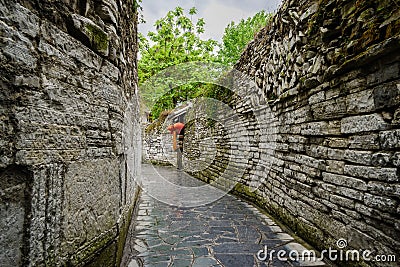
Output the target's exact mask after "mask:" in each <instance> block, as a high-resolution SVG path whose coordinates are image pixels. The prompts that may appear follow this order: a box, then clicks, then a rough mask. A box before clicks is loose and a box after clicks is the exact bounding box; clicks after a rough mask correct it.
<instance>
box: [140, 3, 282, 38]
mask: <svg viewBox="0 0 400 267" xmlns="http://www.w3.org/2000/svg"><path fill="white" fill-rule="evenodd" d="M281 2H282V1H281V0H143V1H142V7H143V15H144V19H145V20H146V23H145V24H139V31H140V32H142V33H143V34H147V32H149V31H155V28H154V23H155V21H156V20H157V19H160V18H161V17H164V16H165V15H166V14H167V12H168V11H169V10H173V9H175V7H177V6H180V7H182V8H183V9H184V10H185V12H186V14H187V13H188V12H189V9H190V8H191V7H196V9H197V16H195V17H193V19H194V21H196V18H204V20H205V22H206V25H205V32H204V33H203V34H202V35H201V37H202V38H203V39H209V38H211V39H214V40H217V41H219V42H220V41H221V40H222V35H223V33H224V29H225V27H226V26H227V25H228V24H229V23H230V22H231V21H234V22H239V21H240V20H241V19H246V18H248V17H251V16H253V15H254V14H256V13H257V12H258V11H260V10H266V11H268V12H273V11H275V10H276V9H277V8H278V6H279V5H280V3H281Z"/></svg>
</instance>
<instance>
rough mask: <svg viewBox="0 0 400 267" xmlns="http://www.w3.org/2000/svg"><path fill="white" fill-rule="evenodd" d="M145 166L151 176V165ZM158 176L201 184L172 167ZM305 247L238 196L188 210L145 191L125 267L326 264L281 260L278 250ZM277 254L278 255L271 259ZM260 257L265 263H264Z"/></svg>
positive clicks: (286, 250)
mask: <svg viewBox="0 0 400 267" xmlns="http://www.w3.org/2000/svg"><path fill="white" fill-rule="evenodd" d="M143 168H144V169H145V172H146V171H147V175H148V177H150V176H151V174H150V175H149V173H151V172H149V166H147V165H145V166H144V167H143ZM157 172H161V173H163V174H164V175H165V176H167V177H169V178H168V179H170V181H171V180H173V178H174V177H175V178H176V179H177V180H176V182H179V183H180V184H185V185H191V186H195V185H196V184H197V185H198V184H199V181H198V180H196V179H194V178H192V177H190V176H189V175H187V174H184V173H181V172H178V171H176V170H174V169H173V168H168V167H157ZM150 178H151V177H150ZM160 190H161V191H162V190H163V188H161V189H160ZM164 193H165V194H166V195H167V194H168V193H170V192H164ZM174 195H176V194H174ZM265 246H267V247H265ZM265 248H267V251H268V253H267V257H266V255H265V253H264V251H265ZM305 249H306V248H305V247H304V246H303V245H301V244H299V243H298V242H296V241H295V240H294V238H293V237H292V236H290V235H289V234H288V233H286V232H285V231H283V230H282V228H281V227H279V226H278V225H277V224H276V223H274V221H273V220H271V219H270V218H269V217H268V216H266V215H264V214H262V213H261V212H260V211H259V210H257V209H256V208H254V207H253V206H252V205H250V204H248V203H246V202H244V201H242V200H240V199H238V198H236V197H234V196H231V195H225V196H223V197H222V198H220V199H219V200H218V201H215V202H212V203H210V204H207V205H202V206H198V207H190V208H188V207H175V206H171V205H168V204H165V203H163V202H161V201H158V200H156V199H154V198H153V197H151V196H150V195H149V194H147V193H145V192H142V195H141V197H140V201H139V206H138V213H137V216H136V220H133V224H132V225H131V228H130V231H129V233H128V237H127V242H126V245H125V251H124V259H123V262H122V265H121V266H122V267H126V266H129V267H135V266H184V267H187V266H196V267H203V266H227V267H230V266H238V267H239V266H240V267H246V266H327V265H325V264H324V263H323V262H321V261H315V260H314V259H312V260H310V259H305V260H295V261H292V260H290V259H288V260H287V261H284V260H278V258H277V254H278V251H279V250H283V251H285V252H286V258H288V255H289V252H290V251H295V252H294V253H298V254H300V255H301V254H302V252H303V251H304V250H305ZM260 250H262V251H263V252H262V253H259V251H260ZM272 250H275V251H276V252H275V253H273V258H272V259H270V258H269V254H270V252H271V251H272ZM281 253H283V252H281ZM257 254H259V256H260V257H261V258H263V257H264V258H266V259H265V260H264V259H262V260H259V259H258V257H257ZM293 255H294V256H295V254H293ZM282 258H285V257H282Z"/></svg>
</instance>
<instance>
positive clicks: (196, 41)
mask: <svg viewBox="0 0 400 267" xmlns="http://www.w3.org/2000/svg"><path fill="white" fill-rule="evenodd" d="M196 12H197V10H196V8H191V9H190V10H189V15H191V16H192V15H194V14H196ZM204 25H205V22H204V20H203V19H199V20H197V21H196V22H195V23H194V22H193V21H192V20H191V19H190V18H188V17H187V16H186V15H185V14H184V10H183V9H182V8H181V7H177V8H175V9H174V10H171V11H169V12H168V13H167V15H166V16H165V17H163V18H161V19H159V20H157V21H156V23H155V27H156V31H155V32H149V33H148V38H149V39H147V38H146V37H145V36H144V35H142V34H139V51H140V55H141V58H140V60H139V63H138V76H139V85H141V84H143V83H144V82H145V81H146V80H148V79H149V78H151V77H152V76H154V75H155V74H157V73H159V72H160V71H162V70H164V69H167V68H168V67H170V66H175V65H178V64H181V63H186V62H193V61H201V62H211V61H214V60H215V56H214V54H213V52H214V49H215V47H216V46H217V42H216V41H214V40H202V39H201V38H200V37H199V36H200V34H201V33H203V32H204ZM162 84H163V85H164V87H162V86H155V87H149V86H147V87H146V88H145V89H143V90H142V91H141V94H142V96H143V97H144V98H145V100H146V99H147V100H152V99H150V98H153V97H154V96H157V97H158V96H159V95H160V94H159V93H160V92H165V91H168V90H169V92H168V93H167V94H164V95H163V96H162V97H161V98H159V99H158V101H157V103H156V105H155V106H154V107H149V108H151V109H152V110H151V117H153V118H157V117H158V115H159V114H160V112H162V111H163V110H166V109H171V108H173V107H175V106H176V105H177V104H178V103H180V102H182V101H185V100H187V99H189V98H192V97H193V96H194V95H196V94H197V93H198V92H197V91H198V89H199V84H198V83H192V84H187V85H182V86H179V87H178V88H173V87H172V86H171V85H169V84H168V82H167V81H163V83H162ZM171 84H172V82H171ZM165 85H166V86H170V88H165ZM148 102H151V101H148Z"/></svg>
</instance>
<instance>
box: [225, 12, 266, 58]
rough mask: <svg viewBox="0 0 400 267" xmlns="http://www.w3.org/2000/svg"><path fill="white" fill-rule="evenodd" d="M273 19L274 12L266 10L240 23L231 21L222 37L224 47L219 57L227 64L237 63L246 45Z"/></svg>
mask: <svg viewBox="0 0 400 267" xmlns="http://www.w3.org/2000/svg"><path fill="white" fill-rule="evenodd" d="M271 19H272V14H270V13H266V12H265V11H264V10H262V11H260V12H258V13H257V14H255V15H254V16H253V17H250V18H248V19H246V20H244V19H242V20H241V21H240V22H239V23H238V24H235V23H234V22H231V23H230V24H229V25H228V26H227V27H226V28H225V33H224V36H223V37H222V42H223V44H222V47H221V49H220V50H219V52H218V59H219V61H220V62H221V63H223V64H227V65H233V64H235V63H236V62H237V61H238V60H239V58H240V55H241V54H242V52H243V50H244V48H245V47H246V45H247V44H248V43H249V42H250V41H251V40H253V38H254V36H255V34H256V33H257V32H258V31H259V30H260V29H262V28H263V27H265V26H266V25H267V24H268V23H269V22H270V21H271Z"/></svg>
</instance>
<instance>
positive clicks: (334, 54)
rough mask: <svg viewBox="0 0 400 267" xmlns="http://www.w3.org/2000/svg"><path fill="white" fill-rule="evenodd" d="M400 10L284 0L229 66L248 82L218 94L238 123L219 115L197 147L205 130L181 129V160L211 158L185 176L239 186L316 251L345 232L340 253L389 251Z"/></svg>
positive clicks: (399, 111)
mask: <svg viewBox="0 0 400 267" xmlns="http://www.w3.org/2000/svg"><path fill="white" fill-rule="evenodd" d="M399 10H400V8H399V2H398V1H390V0H386V1H367V0H357V1H355V0H351V1H344V0H321V1H308V0H307V1H305V0H302V1H297V0H296V1H295V0H286V1H284V3H283V4H282V6H281V8H280V10H279V11H278V13H277V14H276V16H275V18H274V20H273V22H272V24H271V25H269V26H267V27H266V28H264V29H263V30H261V31H260V32H259V33H258V34H257V36H256V37H255V40H254V41H252V42H251V43H250V44H249V45H248V46H247V48H246V50H245V51H244V53H243V54H242V57H241V59H240V60H239V62H238V63H237V64H236V65H235V68H236V69H237V70H238V71H240V72H241V73H243V74H246V75H248V76H249V77H251V79H252V80H253V81H254V82H255V83H256V85H257V86H255V87H251V86H242V85H241V82H238V81H236V87H235V89H234V90H233V91H234V92H235V94H232V95H230V97H229V99H221V100H224V101H225V102H228V103H229V105H230V106H231V107H232V108H233V109H234V110H235V112H236V114H238V115H239V117H240V120H232V119H231V118H229V117H226V116H224V115H223V114H219V116H220V119H219V121H220V123H217V124H215V125H214V126H213V127H212V128H211V131H209V133H208V134H207V135H208V137H209V139H212V143H214V145H213V146H208V145H207V146H203V148H206V150H207V147H212V148H210V149H208V152H207V153H205V154H202V153H200V154H199V152H201V150H199V149H198V148H196V147H193V144H195V143H196V141H197V144H199V143H200V141H202V140H204V136H202V135H201V134H200V135H196V134H194V133H196V132H199V131H198V130H196V131H191V130H190V129H186V136H185V143H186V149H185V150H186V153H187V156H188V158H197V159H198V161H200V163H199V165H201V161H203V162H204V166H208V167H205V168H202V169H200V170H198V171H194V172H193V174H194V175H196V176H197V177H199V178H200V179H202V180H205V181H207V182H215V184H217V185H219V186H221V187H226V186H231V185H232V183H236V182H238V183H237V184H236V185H235V186H234V192H235V193H236V194H239V195H241V196H243V197H245V198H247V199H249V200H251V201H253V202H255V203H257V204H258V205H259V206H260V207H262V208H263V209H265V210H267V211H268V212H269V213H270V214H272V215H273V216H275V217H276V218H278V219H279V220H281V221H282V222H284V223H285V224H286V225H287V226H289V227H290V228H291V229H292V230H293V231H295V232H296V233H297V234H298V235H299V236H301V237H302V238H304V239H305V240H307V241H308V242H310V243H311V244H312V245H314V246H316V247H317V248H319V249H321V250H323V249H328V248H329V247H332V248H336V241H337V240H338V239H340V238H344V239H346V240H347V242H348V246H347V247H346V249H351V248H354V249H361V250H366V249H369V250H371V251H372V252H373V254H374V255H377V254H392V255H397V259H398V258H399V257H400V250H399V247H400V242H399V240H400V234H399V233H400V215H399V214H400V160H399V159H400V53H399V51H400V24H399V21H400V20H399V14H400V13H399ZM228 95H229V94H228ZM195 113H198V112H195ZM232 124H233V125H232ZM187 125H188V124H187ZM205 125H208V124H205ZM226 125H228V129H234V128H235V125H236V126H237V129H239V127H245V128H246V130H243V131H242V130H236V131H229V132H225V133H224V131H223V129H224V128H226ZM188 127H189V125H188ZM207 127H208V126H207ZM203 132H204V131H203ZM205 132H207V131H205ZM221 136H222V137H223V138H222V140H221ZM244 144H245V145H244ZM191 146H192V147H191ZM213 149H214V150H215V153H214V158H213V161H212V163H211V164H209V163H208V162H207V161H209V160H210V156H209V154H210V152H212V151H211V150H213ZM191 151H192V154H193V155H192V157H191V156H190V153H191ZM211 154H212V153H211ZM202 155H203V156H202ZM204 155H207V156H204ZM239 155H242V156H241V157H240V156H239ZM238 174H240V175H238ZM221 176H222V178H221ZM343 264H344V266H348V265H347V264H349V263H348V262H347V263H343ZM368 264H370V265H380V263H379V262H369V263H368ZM384 264H387V263H384ZM385 266H387V265H385ZM393 266H394V265H393Z"/></svg>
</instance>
